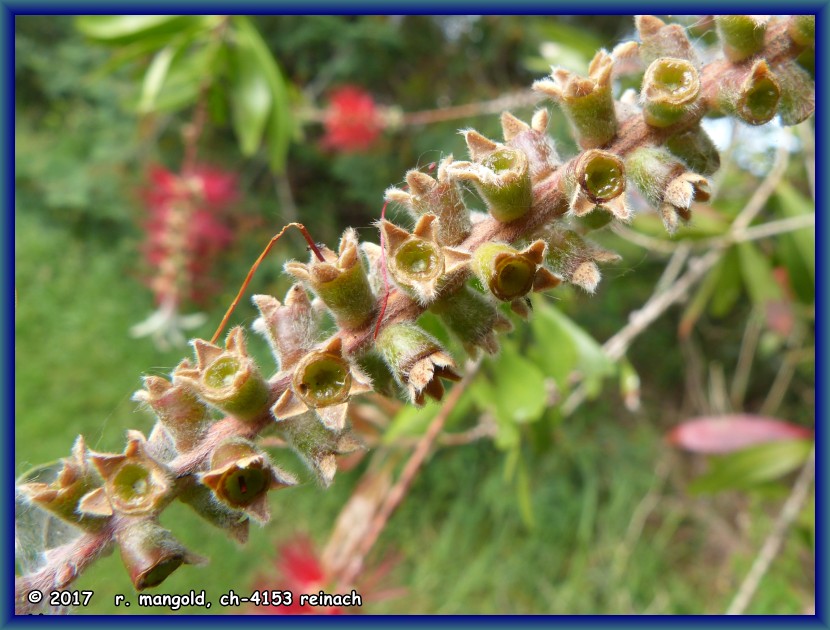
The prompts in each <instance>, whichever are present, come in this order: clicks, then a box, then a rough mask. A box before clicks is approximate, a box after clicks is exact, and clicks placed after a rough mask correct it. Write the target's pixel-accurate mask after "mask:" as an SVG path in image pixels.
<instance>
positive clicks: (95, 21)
mask: <svg viewBox="0 0 830 630" xmlns="http://www.w3.org/2000/svg"><path fill="white" fill-rule="evenodd" d="M221 20H222V16H219V15H81V16H79V17H78V18H76V20H75V27H76V28H77V29H78V30H79V31H80V32H81V33H83V34H84V35H85V36H86V37H89V38H90V39H94V40H96V41H99V42H101V43H105V44H119V45H120V44H126V43H131V42H135V41H138V40H140V39H142V38H146V37H156V36H159V35H172V34H174V33H178V32H181V31H183V30H185V29H188V28H213V27H215V26H216V25H218V24H219V22H220V21H221Z"/></svg>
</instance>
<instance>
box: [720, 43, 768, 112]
mask: <svg viewBox="0 0 830 630" xmlns="http://www.w3.org/2000/svg"><path fill="white" fill-rule="evenodd" d="M780 99H781V86H780V84H779V82H778V79H777V78H776V76H775V75H774V74H773V73H772V70H770V67H769V65H768V64H767V62H766V61H765V60H763V59H759V60H758V61H756V62H755V63H754V64H753V65H752V69H751V70H750V71H749V73H748V74H747V75H746V77H745V78H744V80H743V81H742V82H741V83H740V84H739V85H735V83H734V82H729V81H727V82H725V83H722V84H720V85H719V93H718V101H719V104H720V107H721V109H723V110H724V111H726V112H728V113H730V114H733V115H734V116H737V117H738V118H740V119H741V120H742V121H743V122H745V123H747V124H748V125H764V124H766V123H768V122H769V121H770V120H772V119H773V118H774V117H775V114H776V112H777V111H778V103H779V100H780Z"/></svg>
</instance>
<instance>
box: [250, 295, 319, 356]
mask: <svg viewBox="0 0 830 630" xmlns="http://www.w3.org/2000/svg"><path fill="white" fill-rule="evenodd" d="M253 302H254V304H256V307H257V308H258V309H259V312H260V317H259V318H257V319H256V321H254V324H253V329H254V330H255V331H257V332H258V333H260V334H261V335H263V336H264V337H265V338H266V339H267V340H268V345H270V346H271V351H272V352H273V353H274V358H275V359H276V360H277V363H278V364H279V366H280V369H281V370H288V369H290V368H291V366H292V365H294V364H295V363H296V362H297V361H299V360H300V358H301V357H302V356H303V355H304V354H305V353H306V352H308V350H309V348H311V346H312V345H313V343H312V339H313V338H314V335H315V333H316V332H317V320H316V317H315V316H314V315H315V314H314V311H313V309H312V308H311V301H310V300H309V299H308V294H307V293H306V291H305V289H303V287H302V286H301V285H299V284H295V285H294V286H292V287H291V288H290V289H289V290H288V293H287V294H286V295H285V304H280V303H279V301H278V300H277V299H276V298H274V297H271V296H270V295H255V296H253Z"/></svg>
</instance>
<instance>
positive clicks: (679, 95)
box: [641, 57, 700, 127]
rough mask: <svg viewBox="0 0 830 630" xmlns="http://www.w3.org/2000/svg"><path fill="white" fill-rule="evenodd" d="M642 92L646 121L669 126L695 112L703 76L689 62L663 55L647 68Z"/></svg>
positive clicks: (650, 123)
mask: <svg viewBox="0 0 830 630" xmlns="http://www.w3.org/2000/svg"><path fill="white" fill-rule="evenodd" d="M641 93H642V97H643V101H644V105H645V107H644V116H645V120H646V123H648V124H649V125H651V126H652V127H669V126H671V125H674V124H676V123H678V122H680V121H682V120H683V119H684V118H686V117H688V116H691V115H693V114H694V109H695V104H696V102H697V98H698V95H699V94H700V77H699V75H698V72H697V70H696V69H695V67H694V66H693V65H692V64H691V63H689V62H688V61H685V60H683V59H673V58H669V57H663V58H660V59H656V60H655V61H653V62H652V63H651V65H650V66H649V67H648V69H647V70H646V73H645V76H644V77H643V88H642V91H641Z"/></svg>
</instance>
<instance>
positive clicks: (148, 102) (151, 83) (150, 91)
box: [138, 46, 176, 113]
mask: <svg viewBox="0 0 830 630" xmlns="http://www.w3.org/2000/svg"><path fill="white" fill-rule="evenodd" d="M175 55H176V49H175V48H174V47H173V46H165V47H164V48H162V49H161V50H160V51H159V52H158V53H156V56H155V57H153V60H152V61H151V62H150V66H149V67H148V68H147V73H146V74H145V75H144V82H143V83H142V85H141V97H140V99H139V102H138V111H139V112H142V113H147V112H150V111H152V110H153V107H154V105H155V102H156V97H158V94H159V92H160V91H161V86H162V85H164V81H165V79H166V78H167V72H168V71H169V70H170V64H171V62H172V61H173V57H175Z"/></svg>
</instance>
